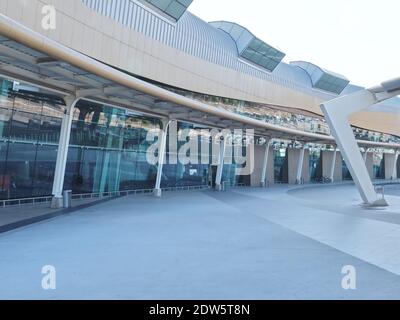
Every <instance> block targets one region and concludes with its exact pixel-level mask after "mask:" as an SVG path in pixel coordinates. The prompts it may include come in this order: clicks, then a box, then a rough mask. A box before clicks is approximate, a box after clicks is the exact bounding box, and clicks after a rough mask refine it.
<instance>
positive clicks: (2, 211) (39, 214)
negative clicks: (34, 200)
mask: <svg viewBox="0 0 400 320" xmlns="http://www.w3.org/2000/svg"><path fill="white" fill-rule="evenodd" d="M104 200H106V199H105V198H100V199H99V198H88V199H74V200H72V202H71V208H70V209H64V208H61V209H51V208H50V203H49V202H46V203H42V204H35V205H21V206H7V207H0V233H2V232H5V231H9V230H12V229H15V228H18V227H20V226H24V225H27V224H31V223H35V222H38V221H42V220H47V219H49V218H52V217H55V216H58V215H62V214H64V213H67V212H70V211H74V210H77V209H80V208H82V207H85V206H88V205H91V204H95V203H97V202H99V201H104Z"/></svg>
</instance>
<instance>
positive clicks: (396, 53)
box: [189, 0, 400, 86]
mask: <svg viewBox="0 0 400 320" xmlns="http://www.w3.org/2000/svg"><path fill="white" fill-rule="evenodd" d="M189 10H190V11H191V12H192V13H194V14H195V15H197V16H199V17H200V18H202V19H204V20H206V21H216V20H227V21H234V22H237V23H239V24H241V25H243V26H245V27H247V28H248V29H249V30H250V31H252V32H253V33H254V34H255V35H256V36H257V37H259V38H261V39H262V40H264V41H265V42H267V43H269V44H271V45H273V46H275V47H277V48H279V49H281V50H283V51H284V52H285V53H286V54H287V56H286V58H285V61H287V62H289V61H295V60H306V61H310V62H313V63H315V64H318V65H319V66H321V67H323V68H326V69H329V70H332V71H335V72H338V73H341V74H343V75H345V76H346V77H348V78H349V79H350V80H351V82H352V83H354V84H358V85H363V86H373V85H375V84H378V83H380V82H382V81H384V80H387V79H391V78H394V77H398V76H400V39H399V38H400V37H399V35H400V32H399V31H398V30H400V25H399V20H400V1H398V0H380V1H376V0H375V1H372V0H334V1H333V0H301V1H299V0H279V1H276V0H275V1H271V0H246V1H239V0H194V1H193V3H192V5H191V6H190V8H189Z"/></svg>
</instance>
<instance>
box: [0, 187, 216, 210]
mask: <svg viewBox="0 0 400 320" xmlns="http://www.w3.org/2000/svg"><path fill="white" fill-rule="evenodd" d="M209 188H210V187H209V186H206V185H201V186H183V187H167V188H162V191H163V192H171V191H192V190H207V189H209ZM153 191H154V189H137V190H122V191H113V192H97V193H83V194H73V195H72V196H71V198H72V200H85V199H105V198H118V197H125V196H129V195H142V194H151V193H153ZM52 199H53V197H52V196H47V197H35V198H23V199H9V200H1V201H0V208H2V207H13V206H23V205H38V204H45V203H49V202H51V201H52Z"/></svg>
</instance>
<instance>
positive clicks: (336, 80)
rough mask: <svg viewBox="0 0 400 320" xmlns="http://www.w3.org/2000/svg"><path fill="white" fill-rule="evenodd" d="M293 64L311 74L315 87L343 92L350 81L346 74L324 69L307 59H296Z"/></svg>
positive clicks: (337, 92)
mask: <svg viewBox="0 0 400 320" xmlns="http://www.w3.org/2000/svg"><path fill="white" fill-rule="evenodd" d="M290 64H291V65H294V66H297V67H299V68H302V69H303V70H304V71H305V72H307V73H308V75H309V76H310V79H311V82H312V85H313V87H314V88H317V89H321V90H324V91H328V92H332V93H336V94H341V93H342V92H343V90H344V89H345V88H346V87H347V85H348V84H349V83H350V80H348V79H347V78H346V77H345V76H342V75H341V74H338V73H335V72H332V71H328V70H326V69H322V68H320V67H318V66H317V65H315V64H312V63H310V62H305V61H294V62H291V63H290Z"/></svg>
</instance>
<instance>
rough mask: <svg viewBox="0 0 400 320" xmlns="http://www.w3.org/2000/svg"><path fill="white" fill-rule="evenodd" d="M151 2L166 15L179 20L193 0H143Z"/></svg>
mask: <svg viewBox="0 0 400 320" xmlns="http://www.w3.org/2000/svg"><path fill="white" fill-rule="evenodd" d="M142 1H143V2H145V3H150V4H151V5H153V6H154V7H156V8H157V9H159V10H161V11H162V12H163V13H165V14H166V15H168V16H170V17H171V18H173V19H174V20H175V21H178V20H179V19H180V18H181V17H182V15H183V14H184V13H185V12H186V10H187V9H188V8H189V6H190V5H191V4H192V2H193V0H142Z"/></svg>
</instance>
